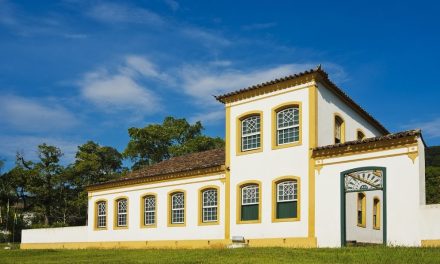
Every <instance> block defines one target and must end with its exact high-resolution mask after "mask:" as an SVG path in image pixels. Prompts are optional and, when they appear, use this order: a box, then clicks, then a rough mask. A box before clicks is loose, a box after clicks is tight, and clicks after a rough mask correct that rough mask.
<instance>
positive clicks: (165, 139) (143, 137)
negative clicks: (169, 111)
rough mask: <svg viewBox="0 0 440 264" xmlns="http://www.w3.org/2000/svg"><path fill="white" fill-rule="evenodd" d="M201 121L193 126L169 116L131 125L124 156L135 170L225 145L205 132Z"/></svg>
mask: <svg viewBox="0 0 440 264" xmlns="http://www.w3.org/2000/svg"><path fill="white" fill-rule="evenodd" d="M202 130H203V126H202V124H201V122H200V121H198V122H196V123H195V124H193V125H191V124H189V123H188V121H186V119H184V118H182V119H176V118H174V117H166V118H165V119H164V121H163V123H162V124H150V125H148V126H146V127H144V128H134V127H132V128H130V129H128V134H129V136H130V141H129V142H128V145H127V147H126V149H125V150H124V153H123V155H124V157H126V158H130V160H131V161H132V162H133V163H134V164H133V169H136V168H139V167H140V166H143V165H151V164H154V163H157V162H160V161H163V160H165V159H169V158H170V157H172V156H179V155H183V154H187V153H191V152H196V151H203V150H209V149H214V148H219V147H223V146H224V141H223V139H221V138H218V137H217V138H211V137H208V136H204V135H202Z"/></svg>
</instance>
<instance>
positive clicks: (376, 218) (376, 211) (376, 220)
mask: <svg viewBox="0 0 440 264" xmlns="http://www.w3.org/2000/svg"><path fill="white" fill-rule="evenodd" d="M373 228H374V229H380V200H379V198H377V197H375V198H374V200H373Z"/></svg>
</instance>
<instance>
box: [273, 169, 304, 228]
mask: <svg viewBox="0 0 440 264" xmlns="http://www.w3.org/2000/svg"><path fill="white" fill-rule="evenodd" d="M298 182H299V179H293V178H290V177H283V178H282V179H281V180H278V181H274V185H273V188H274V190H273V191H274V195H273V199H274V201H273V202H274V203H275V204H274V207H273V208H272V209H273V216H272V217H273V219H272V220H273V221H274V222H277V221H289V220H290V221H293V220H298V219H299V206H298V205H299V203H298V202H299V192H298Z"/></svg>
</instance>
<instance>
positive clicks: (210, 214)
mask: <svg viewBox="0 0 440 264" xmlns="http://www.w3.org/2000/svg"><path fill="white" fill-rule="evenodd" d="M217 195H218V194H217V190H216V189H205V190H203V191H202V223H213V222H217V219H218V196H217Z"/></svg>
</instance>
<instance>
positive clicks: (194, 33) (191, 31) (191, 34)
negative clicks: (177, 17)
mask: <svg viewBox="0 0 440 264" xmlns="http://www.w3.org/2000/svg"><path fill="white" fill-rule="evenodd" d="M181 33H182V34H183V35H184V36H185V37H188V38H190V39H193V40H196V41H197V42H200V43H201V44H203V45H205V46H207V47H209V48H212V45H215V46H223V47H224V46H229V45H231V44H232V42H231V41H229V40H228V39H226V38H224V37H222V36H220V35H219V34H217V33H214V32H210V31H207V30H204V29H201V28H196V27H185V28H182V29H181Z"/></svg>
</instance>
